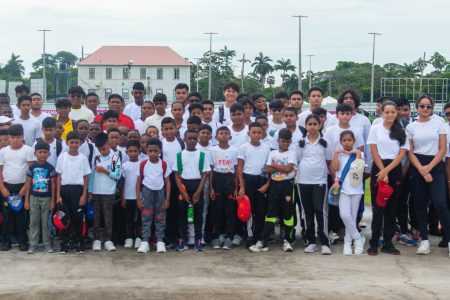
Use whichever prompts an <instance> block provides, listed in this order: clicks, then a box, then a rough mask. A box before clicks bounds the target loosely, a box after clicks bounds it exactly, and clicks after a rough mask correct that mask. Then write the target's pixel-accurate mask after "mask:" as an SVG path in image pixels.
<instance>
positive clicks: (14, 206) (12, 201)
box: [8, 195, 23, 211]
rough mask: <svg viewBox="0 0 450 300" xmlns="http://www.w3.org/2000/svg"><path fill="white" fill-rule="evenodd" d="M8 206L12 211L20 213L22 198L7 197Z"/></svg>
mask: <svg viewBox="0 0 450 300" xmlns="http://www.w3.org/2000/svg"><path fill="white" fill-rule="evenodd" d="M8 205H9V207H10V208H11V210H13V211H21V210H22V208H23V197H22V196H19V195H11V196H9V197H8Z"/></svg>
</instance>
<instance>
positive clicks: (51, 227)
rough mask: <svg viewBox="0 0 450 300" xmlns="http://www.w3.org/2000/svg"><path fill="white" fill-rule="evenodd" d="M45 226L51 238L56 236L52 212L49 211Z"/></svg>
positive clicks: (56, 231)
mask: <svg viewBox="0 0 450 300" xmlns="http://www.w3.org/2000/svg"><path fill="white" fill-rule="evenodd" d="M47 226H48V229H49V230H50V232H51V233H52V234H53V236H57V235H58V230H57V229H56V227H55V225H54V224H53V212H52V211H49V213H48V218H47Z"/></svg>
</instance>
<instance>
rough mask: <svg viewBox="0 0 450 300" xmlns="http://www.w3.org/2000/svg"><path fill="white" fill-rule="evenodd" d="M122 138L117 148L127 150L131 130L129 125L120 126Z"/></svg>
mask: <svg viewBox="0 0 450 300" xmlns="http://www.w3.org/2000/svg"><path fill="white" fill-rule="evenodd" d="M118 129H119V132H120V139H119V145H118V146H117V149H119V150H121V151H122V152H125V151H126V150H127V141H128V132H129V131H130V130H129V129H128V127H127V126H119V128H118Z"/></svg>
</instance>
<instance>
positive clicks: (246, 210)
mask: <svg viewBox="0 0 450 300" xmlns="http://www.w3.org/2000/svg"><path fill="white" fill-rule="evenodd" d="M236 200H237V205H238V207H237V216H238V219H239V221H241V222H244V223H246V222H247V221H248V220H249V219H250V217H251V216H252V206H251V204H250V199H249V198H248V197H247V196H246V195H244V196H239V197H237V198H236Z"/></svg>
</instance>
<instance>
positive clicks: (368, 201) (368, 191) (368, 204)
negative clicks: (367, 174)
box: [364, 178, 371, 206]
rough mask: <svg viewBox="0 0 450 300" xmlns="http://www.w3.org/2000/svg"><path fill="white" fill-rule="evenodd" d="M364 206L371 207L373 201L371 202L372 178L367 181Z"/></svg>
mask: <svg viewBox="0 0 450 300" xmlns="http://www.w3.org/2000/svg"><path fill="white" fill-rule="evenodd" d="M364 205H365V206H370V205H371V200H370V178H367V179H366V185H365V190H364Z"/></svg>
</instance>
